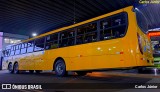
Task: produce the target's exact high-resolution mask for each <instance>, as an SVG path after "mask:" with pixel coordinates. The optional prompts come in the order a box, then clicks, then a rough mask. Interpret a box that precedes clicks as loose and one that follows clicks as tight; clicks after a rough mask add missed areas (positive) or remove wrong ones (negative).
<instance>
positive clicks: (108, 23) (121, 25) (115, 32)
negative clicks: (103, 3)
mask: <svg viewBox="0 0 160 92" xmlns="http://www.w3.org/2000/svg"><path fill="white" fill-rule="evenodd" d="M125 19H126V16H125V14H124V13H120V14H116V15H113V16H112V17H109V18H106V19H104V20H102V21H100V40H107V39H114V38H120V37H123V36H124V35H125V32H126V27H127V23H126V20H125Z"/></svg>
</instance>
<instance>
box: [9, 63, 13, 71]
mask: <svg viewBox="0 0 160 92" xmlns="http://www.w3.org/2000/svg"><path fill="white" fill-rule="evenodd" d="M8 71H9V73H13V67H12V63H9V64H8Z"/></svg>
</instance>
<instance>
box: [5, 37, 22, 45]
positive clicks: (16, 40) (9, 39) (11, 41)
mask: <svg viewBox="0 0 160 92" xmlns="http://www.w3.org/2000/svg"><path fill="white" fill-rule="evenodd" d="M4 42H5V43H9V44H15V43H19V42H21V40H18V39H11V38H4Z"/></svg>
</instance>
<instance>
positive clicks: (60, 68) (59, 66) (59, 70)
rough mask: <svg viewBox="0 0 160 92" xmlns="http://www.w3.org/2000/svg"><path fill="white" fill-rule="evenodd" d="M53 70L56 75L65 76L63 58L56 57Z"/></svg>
mask: <svg viewBox="0 0 160 92" xmlns="http://www.w3.org/2000/svg"><path fill="white" fill-rule="evenodd" d="M54 70H55V73H56V75H57V76H59V77H63V76H67V74H68V73H67V71H66V64H65V63H64V60H62V59H58V60H57V61H56V63H55V66H54Z"/></svg>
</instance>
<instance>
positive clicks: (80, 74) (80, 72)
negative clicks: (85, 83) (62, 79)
mask: <svg viewBox="0 0 160 92" xmlns="http://www.w3.org/2000/svg"><path fill="white" fill-rule="evenodd" d="M76 73H77V74H78V76H85V75H86V74H87V72H85V71H77V72H76Z"/></svg>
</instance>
